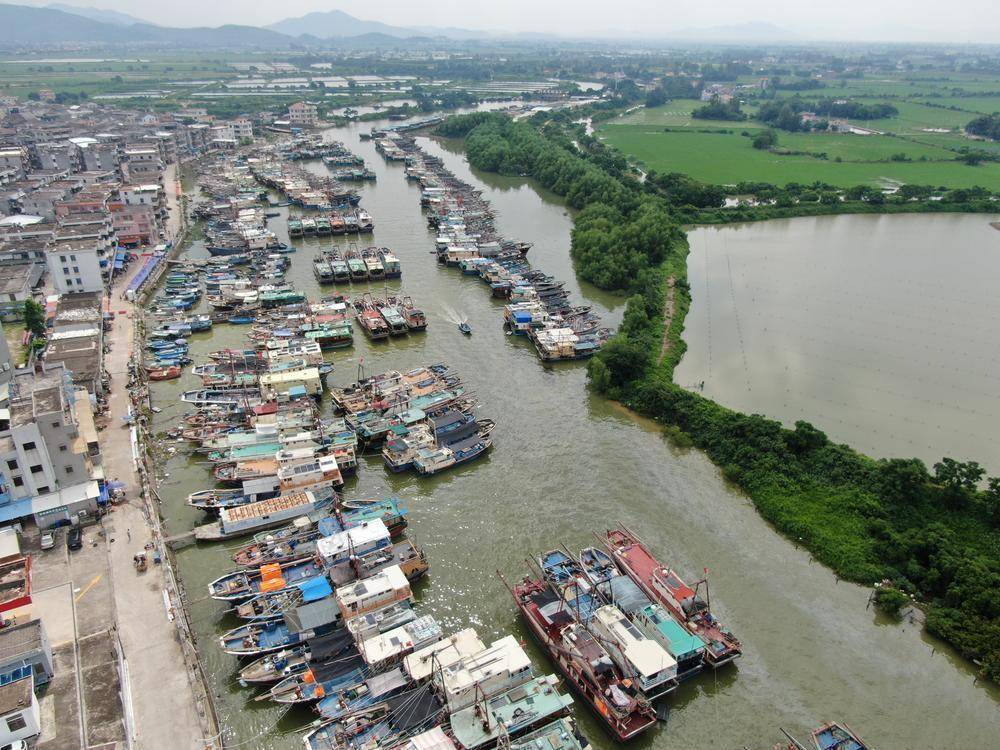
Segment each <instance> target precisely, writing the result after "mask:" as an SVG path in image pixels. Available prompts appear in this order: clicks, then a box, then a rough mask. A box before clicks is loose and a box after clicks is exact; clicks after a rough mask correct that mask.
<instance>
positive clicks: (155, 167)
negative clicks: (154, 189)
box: [119, 141, 164, 183]
mask: <svg viewBox="0 0 1000 750" xmlns="http://www.w3.org/2000/svg"><path fill="white" fill-rule="evenodd" d="M119 167H120V169H121V173H122V179H123V180H124V181H125V182H136V183H158V182H160V181H161V180H162V179H163V167H164V164H163V158H162V156H161V154H160V147H159V145H158V144H157V143H156V142H155V141H154V142H152V143H149V144H144V145H141V146H126V148H125V151H124V155H123V159H122V162H121V164H120V165H119Z"/></svg>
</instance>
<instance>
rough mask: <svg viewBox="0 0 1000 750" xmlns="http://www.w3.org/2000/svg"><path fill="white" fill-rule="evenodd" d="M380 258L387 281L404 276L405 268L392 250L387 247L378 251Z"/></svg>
mask: <svg viewBox="0 0 1000 750" xmlns="http://www.w3.org/2000/svg"><path fill="white" fill-rule="evenodd" d="M378 257H379V259H380V260H381V261H382V268H383V270H384V272H385V278H387V279H398V278H401V277H402V276H403V267H402V264H400V262H399V258H397V257H396V256H395V255H394V254H393V252H392V250H390V249H389V248H387V247H383V248H380V249H379V250H378Z"/></svg>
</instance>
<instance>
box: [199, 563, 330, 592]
mask: <svg viewBox="0 0 1000 750" xmlns="http://www.w3.org/2000/svg"><path fill="white" fill-rule="evenodd" d="M323 572H324V568H323V565H322V564H321V563H320V561H319V560H318V559H315V558H309V559H306V560H298V561H294V562H287V563H268V564H266V565H262V566H260V567H259V568H257V569H252V568H241V569H239V570H234V571H232V572H230V573H226V574H225V575H223V576H220V577H219V578H216V579H215V580H214V581H212V582H211V583H210V584H208V595H209V596H210V597H212V598H213V599H218V600H219V601H224V602H232V601H239V600H241V599H247V598H249V597H251V596H253V595H255V594H260V593H268V592H272V591H280V590H282V589H287V588H289V587H291V586H296V585H298V584H299V583H300V582H302V581H305V580H307V579H310V578H315V577H317V576H322V575H323Z"/></svg>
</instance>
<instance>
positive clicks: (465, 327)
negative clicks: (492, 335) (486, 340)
mask: <svg viewBox="0 0 1000 750" xmlns="http://www.w3.org/2000/svg"><path fill="white" fill-rule="evenodd" d="M458 330H459V331H461V332H462V333H464V334H465V335H466V336H471V335H472V326H470V325H469V324H468V323H466V322H465V321H462V322H461V323H459V324H458Z"/></svg>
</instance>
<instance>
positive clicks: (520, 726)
mask: <svg viewBox="0 0 1000 750" xmlns="http://www.w3.org/2000/svg"><path fill="white" fill-rule="evenodd" d="M571 705H573V698H572V697H570V696H569V695H566V694H563V693H560V692H559V678H558V677H556V676H555V675H551V674H550V675H545V676H542V677H535V678H534V679H532V680H530V681H528V682H526V683H525V684H523V685H519V686H518V687H515V688H513V689H511V690H508V691H506V692H504V693H500V694H499V695H496V696H493V697H485V698H482V699H481V700H477V701H476V702H475V703H474V704H473V705H471V706H469V707H467V708H463V709H461V710H460V711H456V712H454V713H453V714H452V715H451V717H450V719H449V721H450V723H451V731H452V734H453V736H454V737H455V740H456V741H457V742H458V745H459V747H461V748H463V750H478V749H479V748H487V747H492V746H493V745H494V744H496V743H497V741H498V740H499V739H500V738H501V737H508V738H509V737H516V736H517V735H519V734H522V733H523V732H527V731H529V730H530V729H534V728H537V727H539V726H541V725H542V724H546V723H548V722H550V721H552V720H553V719H556V718H559V717H562V716H566V715H567V714H568V713H569V708H570V706H571ZM483 716H487V717H489V718H490V719H491V720H485V721H484V720H483Z"/></svg>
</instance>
